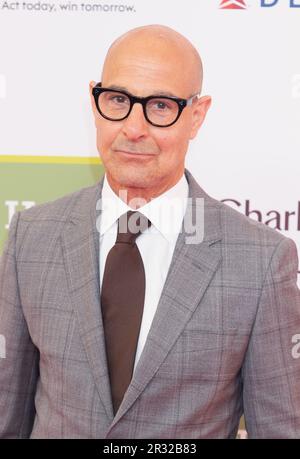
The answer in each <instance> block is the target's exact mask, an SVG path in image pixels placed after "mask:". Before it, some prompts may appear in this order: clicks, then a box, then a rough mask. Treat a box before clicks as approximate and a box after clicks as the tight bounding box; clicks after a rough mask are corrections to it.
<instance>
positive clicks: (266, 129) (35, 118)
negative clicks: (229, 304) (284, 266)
mask: <svg viewBox="0 0 300 459" xmlns="http://www.w3.org/2000/svg"><path fill="white" fill-rule="evenodd" d="M154 23H160V24H165V25H168V26H170V27H173V28H175V29H176V30H178V31H179V32H181V33H182V34H184V35H185V36H186V37H187V38H189V39H190V40H191V41H192V42H193V43H194V44H195V46H196V47H197V48H198V50H199V52H200V54H201V56H202V59H203V64H204V85H203V94H209V95H211V97H212V106H211V109H210V111H209V113H208V116H207V118H206V121H205V124H204V125H203V126H202V128H201V130H200V132H199V135H198V137H197V139H195V140H194V141H193V142H192V143H191V145H190V150H189V152H188V155H187V161H186V166H187V167H188V168H189V169H190V170H191V172H192V173H193V174H194V176H195V177H196V179H197V180H198V181H199V183H200V184H201V185H202V187H203V188H204V189H205V190H206V191H207V192H208V193H209V194H210V195H212V196H213V197H215V198H217V199H219V200H222V201H224V202H226V203H227V204H228V205H230V206H232V207H233V208H235V209H237V210H238V211H240V212H241V213H243V214H245V215H247V216H249V217H250V218H253V219H255V220H259V221H261V222H263V223H264V224H266V225H268V226H270V227H272V228H276V229H278V230H279V231H281V232H282V233H283V234H284V235H286V236H289V237H291V238H293V239H294V240H295V242H296V243H297V246H298V248H299V249H300V177H299V175H300V174H299V172H300V53H299V43H300V0H233V1H229V0H201V1H200V0H187V1H183V0H163V1H161V0H151V1H149V0H123V1H119V0H114V1H109V0H104V1H100V0H90V1H89V2H86V1H83V0H73V1H61V0H49V2H46V1H35V0H32V1H11V0H7V1H3V0H0V253H1V249H2V247H3V243H4V241H5V239H6V237H7V231H8V228H9V223H10V221H11V218H12V216H13V214H14V212H15V211H16V210H21V209H24V208H28V207H30V206H33V205H35V204H37V203H41V202H45V201H49V200H53V199H56V198H57V197H60V196H63V195H65V194H67V193H69V192H71V191H73V190H77V189H79V188H81V187H83V186H88V185H89V184H93V183H95V182H96V181H98V180H99V178H100V177H101V176H102V174H103V167H102V165H101V162H100V160H99V156H98V152H97V150H96V139H95V128H94V123H93V117H92V111H91V108H90V100H89V92H88V83H89V81H90V80H95V81H99V79H100V74H101V67H102V63H103V59H104V56H105V53H106V51H107V49H108V47H109V45H110V44H111V42H112V41H113V40H114V39H115V38H116V37H117V36H119V35H120V34H122V33H123V32H125V31H127V30H129V29H131V28H133V27H136V26H140V25H144V24H154ZM299 270H300V267H299ZM298 279H299V285H300V273H299V276H298ZM240 435H241V436H243V432H241V433H240Z"/></svg>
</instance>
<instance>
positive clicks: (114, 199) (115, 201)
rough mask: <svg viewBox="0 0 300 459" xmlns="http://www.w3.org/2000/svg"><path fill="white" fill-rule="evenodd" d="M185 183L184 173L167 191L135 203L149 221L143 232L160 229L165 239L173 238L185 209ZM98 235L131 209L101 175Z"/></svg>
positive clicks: (101, 234)
mask: <svg viewBox="0 0 300 459" xmlns="http://www.w3.org/2000/svg"><path fill="white" fill-rule="evenodd" d="M188 194H189V186H188V182H187V180H186V177H185V174H183V175H182V176H181V178H180V179H179V180H178V182H177V183H176V184H175V185H174V186H173V187H171V188H169V189H168V190H167V191H165V192H164V193H162V194H161V195H159V196H157V197H156V198H154V199H152V200H150V201H149V202H147V204H145V205H143V206H141V207H139V208H138V209H137V210H138V211H139V212H140V213H142V214H143V215H145V217H147V218H148V219H149V220H150V221H151V223H152V225H151V226H150V228H148V229H147V230H146V231H145V232H150V233H157V232H159V233H161V234H162V235H163V236H164V237H165V238H166V239H167V240H168V241H169V242H174V239H177V236H178V233H179V232H180V229H181V225H182V221H183V217H184V214H185V211H186V206H187V199H188ZM101 209H102V214H101V221H100V237H102V236H103V235H104V233H106V232H107V231H109V230H110V229H111V227H112V225H113V224H114V223H115V222H116V221H117V220H118V218H119V217H120V216H121V215H122V214H124V213H125V212H128V211H129V210H134V209H132V208H131V207H129V206H128V205H127V204H126V203H125V202H124V201H123V200H122V199H121V198H119V196H117V195H116V194H115V192H114V191H113V189H112V188H111V186H110V185H109V183H108V180H107V177H106V174H105V176H104V181H103V188H102V196H101Z"/></svg>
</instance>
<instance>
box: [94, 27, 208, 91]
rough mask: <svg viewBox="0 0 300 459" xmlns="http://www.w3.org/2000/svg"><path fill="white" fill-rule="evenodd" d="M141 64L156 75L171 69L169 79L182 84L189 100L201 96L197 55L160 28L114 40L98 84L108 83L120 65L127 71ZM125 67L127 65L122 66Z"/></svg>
mask: <svg viewBox="0 0 300 459" xmlns="http://www.w3.org/2000/svg"><path fill="white" fill-rule="evenodd" d="M137 60H140V62H141V66H142V65H147V62H148V63H149V64H150V67H151V68H149V77H150V78H151V77H152V72H155V71H156V70H157V72H158V73H159V72H160V71H161V70H162V67H163V66H168V67H169V69H170V68H171V67H172V70H171V72H170V73H173V76H172V78H174V79H177V80H179V79H180V80H181V83H182V87H183V88H184V89H185V90H186V94H184V95H183V94H181V96H182V97H188V96H189V95H191V94H195V93H198V92H199V93H200V92H201V87H202V62H201V58H200V56H199V53H198V51H197V50H196V48H195V47H194V46H193V45H192V43H191V42H190V41H189V40H187V38H185V37H184V36H183V35H181V34H180V33H178V32H176V31H175V30H173V29H171V28H170V27H166V26H162V25H148V26H142V27H137V28H135V29H132V30H130V31H128V32H126V33H125V34H123V35H121V36H120V37H119V38H117V39H116V40H115V41H114V42H113V43H112V45H111V46H110V48H109V50H108V53H107V55H106V59H105V62H104V66H103V71H102V78H101V81H102V82H105V80H108V78H109V76H110V75H111V72H112V71H114V70H116V68H117V66H118V65H119V64H120V62H121V63H122V62H124V64H125V62H126V63H127V65H128V67H129V66H130V65H131V63H132V62H133V61H134V62H135V64H136V63H137ZM125 65H126V64H125Z"/></svg>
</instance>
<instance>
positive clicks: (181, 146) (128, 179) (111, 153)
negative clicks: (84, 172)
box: [90, 44, 210, 190]
mask: <svg viewBox="0 0 300 459" xmlns="http://www.w3.org/2000/svg"><path fill="white" fill-rule="evenodd" d="M124 48H125V49H124ZM181 70H182V69H181V68H180V59H179V61H178V58H177V56H176V53H174V52H173V53H172V52H170V50H167V49H162V50H160V49H154V50H153V49H152V52H150V53H149V52H148V53H147V51H145V49H143V50H140V49H139V48H138V47H135V46H131V47H130V44H129V45H127V46H126V47H124V46H123V47H122V46H121V49H118V50H116V51H115V52H114V53H112V56H111V57H110V58H109V59H107V61H106V64H105V67H104V71H103V75H102V86H103V87H105V88H114V89H116V88H117V89H120V90H121V89H123V90H125V91H127V92H129V93H131V94H133V95H135V96H140V97H145V96H149V95H153V94H155V95H157V94H160V95H173V96H176V97H180V98H188V97H190V96H191V95H192V93H191V88H190V85H189V78H188V77H187V76H186V75H185V76H182V73H181ZM92 86H93V83H91V85H90V87H92ZM92 103H93V111H94V115H95V125H96V129H97V148H98V151H99V153H100V156H101V159H102V162H103V164H104V167H105V171H106V174H107V176H108V178H109V179H111V180H110V181H111V182H112V183H115V184H117V186H119V187H121V188H126V187H137V188H151V189H153V190H155V189H162V188H164V187H165V188H168V187H170V186H172V185H173V184H175V183H176V182H177V181H178V180H179V178H180V177H181V175H182V174H183V171H184V160H185V155H186V152H187V149H188V143H189V140H190V139H192V138H193V137H194V136H195V135H196V133H197V131H198V129H199V127H200V125H201V124H202V121H203V120H204V117H205V113H206V111H207V110H208V108H209V104H210V98H207V97H206V98H205V97H204V98H201V99H200V100H198V101H197V100H195V101H194V102H193V105H192V106H191V107H186V108H184V110H183V112H182V113H181V116H180V118H179V119H178V120H177V122H176V123H175V124H173V125H172V126H169V127H164V128H162V127H156V126H153V125H151V124H149V123H148V122H147V121H146V119H145V117H144V114H143V107H142V105H141V104H134V106H133V107H132V110H131V112H130V114H129V116H128V117H127V118H126V119H124V120H123V121H110V120H107V119H105V118H103V117H102V116H101V115H100V114H99V113H98V112H97V110H96V108H95V104H94V101H93V98H92Z"/></svg>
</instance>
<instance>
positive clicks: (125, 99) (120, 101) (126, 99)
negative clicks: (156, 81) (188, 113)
mask: <svg viewBox="0 0 300 459" xmlns="http://www.w3.org/2000/svg"><path fill="white" fill-rule="evenodd" d="M92 93H93V96H94V99H95V104H96V107H97V110H98V112H99V113H100V115H101V116H103V118H106V119H107V120H110V121H122V120H124V119H125V118H127V116H128V115H129V113H130V112H131V110H132V107H133V105H134V104H136V103H139V104H142V106H143V112H144V116H145V118H146V120H147V121H148V123H150V124H152V125H153V126H158V127H168V126H171V125H172V124H174V123H176V121H177V120H178V118H179V117H180V115H181V113H182V110H183V109H184V108H185V107H187V106H188V105H191V104H192V102H193V100H194V99H195V97H198V95H199V94H194V95H193V96H191V97H190V98H189V99H180V98H178V97H169V96H160V95H158V96H148V97H136V96H133V95H132V94H130V93H128V92H126V91H117V90H114V89H110V88H103V87H102V86H101V83H97V84H96V85H95V86H94V88H93V90H92Z"/></svg>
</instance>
